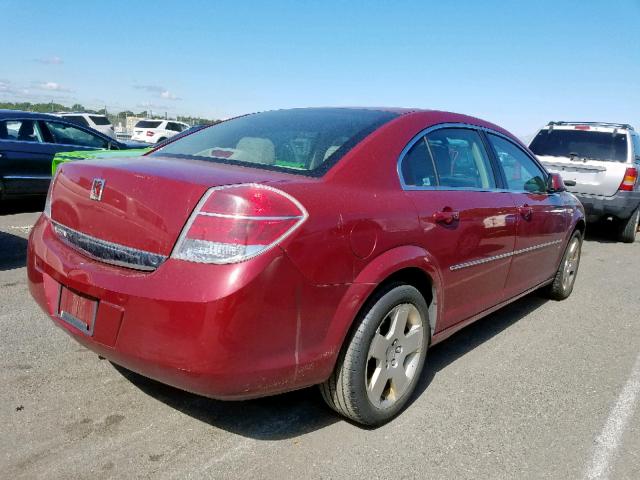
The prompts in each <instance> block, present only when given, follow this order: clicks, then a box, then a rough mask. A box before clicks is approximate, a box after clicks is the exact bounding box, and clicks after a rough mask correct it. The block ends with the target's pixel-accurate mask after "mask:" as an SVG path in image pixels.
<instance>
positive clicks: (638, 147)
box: [631, 135, 640, 162]
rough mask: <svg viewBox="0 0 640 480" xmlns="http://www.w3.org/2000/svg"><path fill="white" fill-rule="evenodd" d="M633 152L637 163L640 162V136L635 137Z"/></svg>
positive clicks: (633, 137)
mask: <svg viewBox="0 0 640 480" xmlns="http://www.w3.org/2000/svg"><path fill="white" fill-rule="evenodd" d="M631 138H632V139H633V150H634V156H635V159H636V162H640V135H633V136H632V137H631Z"/></svg>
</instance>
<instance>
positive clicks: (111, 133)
mask: <svg viewBox="0 0 640 480" xmlns="http://www.w3.org/2000/svg"><path fill="white" fill-rule="evenodd" d="M55 115H57V116H58V117H62V118H64V119H65V120H68V121H70V122H72V123H75V124H77V125H80V126H83V127H88V128H93V129H94V130H97V131H98V132H100V133H103V134H104V135H106V136H107V137H110V138H116V132H115V130H114V129H113V125H112V124H111V122H110V121H109V119H108V118H107V117H106V116H105V115H100V114H97V113H69V112H61V113H56V114H55Z"/></svg>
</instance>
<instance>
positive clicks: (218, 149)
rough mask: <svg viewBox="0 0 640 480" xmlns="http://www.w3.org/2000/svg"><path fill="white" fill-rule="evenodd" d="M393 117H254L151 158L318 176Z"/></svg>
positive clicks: (323, 112)
mask: <svg viewBox="0 0 640 480" xmlns="http://www.w3.org/2000/svg"><path fill="white" fill-rule="evenodd" d="M395 117H397V114H396V113H392V112H385V111H379V110H365V109H340V108H312V109H292V110H276V111H271V112H263V113H256V114H253V115H247V116H244V117H238V118H235V119H232V120H228V121H226V122H222V123H219V124H217V125H214V126H212V127H209V128H206V129H204V130H200V131H198V132H195V133H193V134H191V135H188V136H184V137H182V138H180V139H179V140H176V141H174V142H172V143H170V144H168V145H166V146H165V147H162V148H160V149H159V150H157V151H156V153H154V154H153V155H164V156H175V157H179V158H193V159H197V160H207V161H210V162H216V163H232V164H240V165H251V166H257V167H260V168H268V169H281V170H286V171H290V172H293V173H295V172H299V173H305V174H310V175H322V174H323V173H324V172H326V171H327V169H328V168H330V166H331V165H333V164H335V163H336V162H337V161H338V159H339V158H341V157H342V156H343V155H345V154H346V153H347V152H348V151H349V150H350V149H351V148H353V147H354V146H355V145H356V144H357V143H358V142H360V141H361V140H362V139H363V138H364V137H365V136H366V135H368V134H369V133H371V132H373V131H374V130H375V129H377V128H378V127H380V126H381V125H383V124H384V123H386V122H388V121H389V120H391V119H393V118H395Z"/></svg>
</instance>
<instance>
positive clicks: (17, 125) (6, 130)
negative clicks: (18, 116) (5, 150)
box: [0, 120, 42, 143]
mask: <svg viewBox="0 0 640 480" xmlns="http://www.w3.org/2000/svg"><path fill="white" fill-rule="evenodd" d="M0 140H15V141H20V142H36V143H41V142H42V132H41V131H40V127H39V126H38V122H37V121H35V120H6V121H4V122H0Z"/></svg>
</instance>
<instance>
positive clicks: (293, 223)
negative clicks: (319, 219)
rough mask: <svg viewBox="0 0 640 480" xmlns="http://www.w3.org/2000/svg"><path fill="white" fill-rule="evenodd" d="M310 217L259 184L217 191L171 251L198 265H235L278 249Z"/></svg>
mask: <svg viewBox="0 0 640 480" xmlns="http://www.w3.org/2000/svg"><path fill="white" fill-rule="evenodd" d="M306 218H307V212H306V210H305V209H304V207H303V206H302V205H301V204H300V202H298V201H297V200H296V199H295V198H293V197H292V196H290V195H288V194H286V193H285V192H282V191H280V190H277V189H275V188H272V187H269V186H266V185H260V184H253V183H252V184H240V185H228V186H224V187H214V188H211V189H209V190H207V192H206V193H205V194H204V196H203V197H202V199H201V200H200V202H199V203H198V205H197V207H196V209H195V210H194V212H193V213H192V214H191V217H190V218H189V221H188V222H187V224H186V225H185V227H184V229H183V231H182V233H181V234H180V238H178V242H177V243H176V246H175V248H174V251H173V253H172V257H173V258H178V259H180V260H187V261H190V262H198V263H217V264H224V263H236V262H241V261H243V260H247V259H249V258H252V257H255V256H256V255H260V254H261V253H263V252H265V251H267V250H269V249H270V248H272V247H274V246H275V245H277V244H278V243H279V242H281V241H282V240H284V239H285V238H286V237H287V236H289V235H290V234H291V233H292V232H293V231H294V230H295V229H296V228H298V227H299V226H300V225H301V224H302V223H303V222H304V221H305V220H306Z"/></svg>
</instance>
